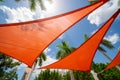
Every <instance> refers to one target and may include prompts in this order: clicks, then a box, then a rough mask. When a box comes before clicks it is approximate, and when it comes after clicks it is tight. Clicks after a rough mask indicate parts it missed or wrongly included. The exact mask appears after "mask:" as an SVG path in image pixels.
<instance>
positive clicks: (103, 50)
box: [98, 46, 106, 52]
mask: <svg viewBox="0 0 120 80" xmlns="http://www.w3.org/2000/svg"><path fill="white" fill-rule="evenodd" d="M98 50H99V51H102V52H106V50H105V49H104V48H102V47H101V46H99V47H98Z"/></svg>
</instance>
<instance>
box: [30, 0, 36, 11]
mask: <svg viewBox="0 0 120 80" xmlns="http://www.w3.org/2000/svg"><path fill="white" fill-rule="evenodd" d="M29 1H30V9H31V10H32V11H34V10H35V7H36V0H29Z"/></svg>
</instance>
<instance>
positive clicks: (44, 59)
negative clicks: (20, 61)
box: [36, 52, 47, 66]
mask: <svg viewBox="0 0 120 80" xmlns="http://www.w3.org/2000/svg"><path fill="white" fill-rule="evenodd" d="M46 60H47V57H46V54H45V53H44V52H43V53H42V54H41V55H40V56H39V57H38V58H37V60H36V63H38V65H39V66H42V63H43V61H46Z"/></svg>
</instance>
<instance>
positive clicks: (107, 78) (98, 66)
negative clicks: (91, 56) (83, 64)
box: [92, 63, 120, 80]
mask: <svg viewBox="0 0 120 80" xmlns="http://www.w3.org/2000/svg"><path fill="white" fill-rule="evenodd" d="M106 66H107V64H103V63H93V66H92V69H93V70H94V71H95V72H97V73H98V77H99V79H100V80H120V71H119V70H118V69H116V68H111V69H109V70H105V71H103V70H104V69H105V67H106Z"/></svg>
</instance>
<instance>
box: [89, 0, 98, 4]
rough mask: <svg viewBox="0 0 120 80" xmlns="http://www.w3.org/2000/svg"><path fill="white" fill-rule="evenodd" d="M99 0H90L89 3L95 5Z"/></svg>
mask: <svg viewBox="0 0 120 80" xmlns="http://www.w3.org/2000/svg"><path fill="white" fill-rule="evenodd" d="M97 1H98V0H88V2H90V4H93V3H95V2H97Z"/></svg>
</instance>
